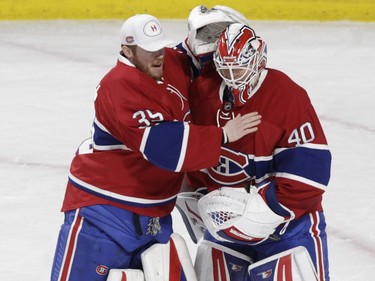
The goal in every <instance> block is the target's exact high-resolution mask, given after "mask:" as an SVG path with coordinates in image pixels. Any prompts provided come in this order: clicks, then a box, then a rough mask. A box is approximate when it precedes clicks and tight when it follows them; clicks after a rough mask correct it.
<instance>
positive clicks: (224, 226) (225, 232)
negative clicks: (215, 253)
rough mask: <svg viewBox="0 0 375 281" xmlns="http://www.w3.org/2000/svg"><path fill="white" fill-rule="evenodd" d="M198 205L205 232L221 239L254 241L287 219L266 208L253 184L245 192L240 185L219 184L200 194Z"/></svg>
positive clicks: (236, 241)
mask: <svg viewBox="0 0 375 281" xmlns="http://www.w3.org/2000/svg"><path fill="white" fill-rule="evenodd" d="M198 208H199V213H200V215H201V217H202V219H203V221H204V223H205V225H206V227H207V230H208V231H209V233H210V234H211V235H212V236H213V237H214V238H215V239H217V240H219V241H223V242H232V243H242V244H248V243H251V244H258V243H261V242H263V241H264V240H266V239H268V238H269V237H270V236H271V235H272V234H273V233H274V232H275V229H276V228H277V227H278V226H279V225H280V224H282V223H284V222H286V221H287V220H285V218H284V217H283V216H280V215H278V214H276V213H274V212H273V211H272V210H271V209H270V207H269V206H268V205H267V204H266V202H265V201H264V199H263V198H262V197H261V196H260V195H259V194H258V193H257V190H256V188H251V189H250V193H247V192H246V190H245V189H244V188H230V187H222V188H220V189H218V190H215V191H212V192H210V193H208V194H207V195H205V196H203V197H202V198H201V199H200V200H199V201H198Z"/></svg>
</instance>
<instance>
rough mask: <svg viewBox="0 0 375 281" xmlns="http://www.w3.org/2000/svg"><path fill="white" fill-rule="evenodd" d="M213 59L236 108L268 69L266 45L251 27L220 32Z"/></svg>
mask: <svg viewBox="0 0 375 281" xmlns="http://www.w3.org/2000/svg"><path fill="white" fill-rule="evenodd" d="M213 59H214V63H215V66H216V70H217V72H218V73H219V75H220V76H221V77H222V78H223V80H224V82H225V84H226V85H227V86H228V87H229V88H230V90H231V92H232V94H233V96H234V103H235V105H236V106H241V105H243V104H245V103H246V101H247V100H248V99H249V98H250V96H251V95H250V93H251V91H252V89H253V88H254V87H255V86H256V84H257V83H258V80H259V76H260V73H261V71H262V70H263V69H264V68H265V66H266V63H267V46H266V43H265V42H264V41H263V40H262V39H261V38H260V37H258V36H257V35H256V34H255V31H254V30H253V29H252V28H250V27H249V26H248V25H244V24H239V23H234V24H231V25H229V26H228V27H227V28H226V29H225V30H224V31H223V32H222V33H221V35H220V37H219V40H218V42H217V48H216V51H215V53H214V57H213Z"/></svg>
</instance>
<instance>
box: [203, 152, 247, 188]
mask: <svg viewBox="0 0 375 281" xmlns="http://www.w3.org/2000/svg"><path fill="white" fill-rule="evenodd" d="M251 163H252V162H250V161H249V157H248V155H246V154H244V153H241V152H236V151H233V150H231V149H228V148H225V147H223V148H222V149H221V155H220V159H219V165H218V166H216V167H214V168H210V169H208V170H207V171H208V175H209V176H210V177H211V178H212V179H213V180H214V181H215V182H217V183H219V184H224V185H225V184H237V183H241V182H244V181H246V180H250V179H253V177H252V176H251V175H250V174H249V171H251Z"/></svg>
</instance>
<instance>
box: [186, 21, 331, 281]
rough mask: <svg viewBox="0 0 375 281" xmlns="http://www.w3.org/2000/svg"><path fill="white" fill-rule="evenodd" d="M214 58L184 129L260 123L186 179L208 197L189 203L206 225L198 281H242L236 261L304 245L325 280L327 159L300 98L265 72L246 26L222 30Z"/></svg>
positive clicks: (293, 87) (317, 127) (298, 90)
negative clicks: (242, 120) (244, 118)
mask: <svg viewBox="0 0 375 281" xmlns="http://www.w3.org/2000/svg"><path fill="white" fill-rule="evenodd" d="M213 61H214V67H215V68H212V69H211V70H210V71H207V70H206V71H205V72H204V73H201V74H200V75H199V76H198V77H197V78H196V79H195V80H194V82H193V85H192V87H191V89H190V95H189V98H190V103H191V115H192V121H193V123H194V124H196V125H205V126H207V125H216V126H224V125H225V124H226V123H227V122H229V121H230V120H232V119H233V118H234V117H235V116H237V115H238V114H242V115H243V114H246V113H248V112H258V113H259V114H260V115H261V116H262V122H261V123H260V125H259V126H258V130H257V131H256V132H255V133H253V134H249V135H247V136H245V137H244V138H242V139H240V140H238V141H235V142H232V143H228V144H224V145H223V147H222V149H221V156H220V164H219V165H217V166H215V167H212V168H209V169H205V170H203V171H200V172H196V173H192V174H190V182H191V184H192V185H193V187H196V188H197V187H202V186H205V187H207V188H208V191H209V193H208V194H207V195H205V196H204V197H203V198H202V199H200V200H199V203H198V204H199V212H200V215H201V218H202V219H203V221H204V224H205V227H206V228H207V231H206V232H205V236H204V239H203V241H202V242H201V244H200V246H199V249H198V254H197V259H196V263H195V267H196V270H197V275H198V279H199V280H201V281H203V280H204V281H205V280H219V279H218V278H219V275H220V278H221V279H220V280H247V279H243V278H246V276H247V274H248V273H246V269H244V268H246V267H245V266H243V265H244V264H243V263H241V262H240V261H239V260H241V261H242V262H244V261H245V264H246V263H247V262H248V263H250V261H251V262H257V261H261V260H263V259H266V258H268V257H271V256H273V255H277V254H279V253H281V252H283V251H286V250H289V249H292V248H294V247H298V246H303V247H305V248H306V249H307V251H308V252H309V255H310V258H311V260H312V263H313V264H314V268H315V271H316V276H317V279H318V280H320V281H323V280H325V281H327V280H329V270H328V268H329V266H328V253H327V248H328V247H327V235H326V222H325V217H324V212H323V207H322V196H323V193H324V192H325V190H326V187H327V185H328V182H329V179H330V169H331V153H330V150H329V147H328V145H327V140H326V137H325V135H324V132H323V129H322V126H321V124H320V122H319V118H318V116H317V114H316V112H315V110H314V107H313V106H312V104H311V101H310V99H309V97H308V94H307V92H306V91H305V90H304V89H303V88H302V87H301V86H299V85H298V84H296V83H295V82H294V81H293V80H292V79H291V78H290V77H288V76H287V75H286V74H285V73H283V72H281V71H279V70H276V69H272V68H267V67H266V66H267V46H266V43H265V41H264V40H263V39H262V38H260V37H259V36H257V34H256V33H255V31H254V30H253V29H252V28H251V27H250V26H249V25H247V24H243V23H233V24H230V25H229V26H228V27H227V28H226V29H225V30H224V31H223V32H222V33H221V35H220V37H219V39H218V41H217V44H216V45H215V49H214V53H213ZM215 69H216V71H215ZM223 186H225V188H222V187H223ZM227 187H230V188H227ZM210 249H211V250H210ZM223 249H226V250H223ZM221 250H222V251H221ZM218 251H219V254H218ZM220 251H221V252H220ZM228 256H230V257H231V258H232V260H231V259H230V258H228ZM234 264H237V265H239V264H241V265H242V266H235V267H234V266H233V265H234ZM240 268H242V271H241V270H240ZM236 274H237V276H239V275H241V276H242V277H234V276H236ZM223 278H224V279H223ZM228 278H230V279H228ZM241 278H242V279H241ZM251 280H255V279H251ZM267 280H268V279H267ZM272 280H275V279H272ZM282 280H284V279H282ZM310 280H311V279H310Z"/></svg>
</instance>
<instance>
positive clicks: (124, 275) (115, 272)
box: [107, 269, 145, 281]
mask: <svg viewBox="0 0 375 281" xmlns="http://www.w3.org/2000/svg"><path fill="white" fill-rule="evenodd" d="M124 280H125V281H145V277H144V275H143V272H142V270H139V269H111V270H110V271H109V274H108V277H107V281H124Z"/></svg>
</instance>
